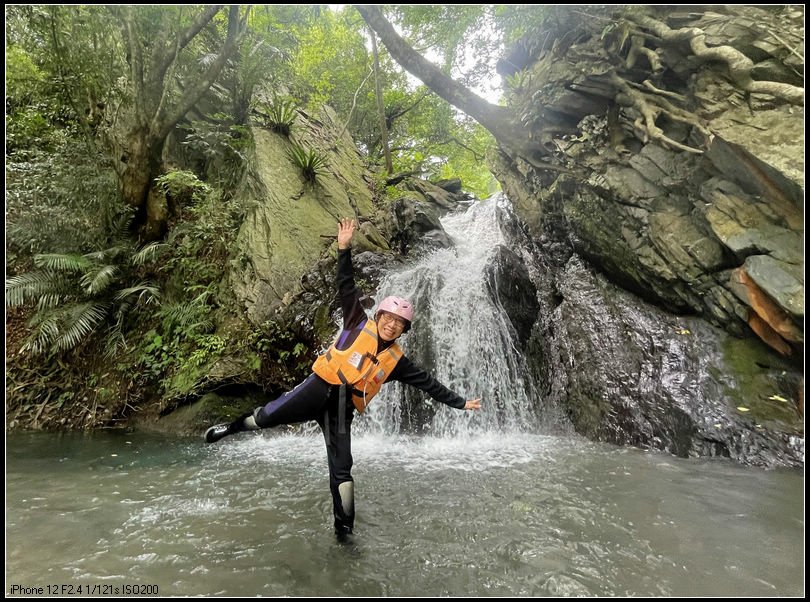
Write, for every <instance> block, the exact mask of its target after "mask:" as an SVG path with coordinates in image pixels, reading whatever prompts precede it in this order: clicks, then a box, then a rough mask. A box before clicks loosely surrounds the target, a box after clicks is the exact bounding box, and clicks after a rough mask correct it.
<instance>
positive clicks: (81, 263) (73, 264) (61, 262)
mask: <svg viewBox="0 0 810 602" xmlns="http://www.w3.org/2000/svg"><path fill="white" fill-rule="evenodd" d="M34 265H35V266H37V267H38V268H43V269H45V270H50V271H54V272H83V271H84V270H86V269H87V268H89V267H90V265H91V263H90V261H88V259H87V257H86V256H83V255H66V254H62V253H42V254H40V255H34Z"/></svg>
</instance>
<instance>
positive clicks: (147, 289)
mask: <svg viewBox="0 0 810 602" xmlns="http://www.w3.org/2000/svg"><path fill="white" fill-rule="evenodd" d="M136 294H137V295H138V301H140V300H141V299H142V298H143V296H144V295H146V296H147V297H146V303H147V304H149V303H151V302H152V301H154V302H155V303H157V302H159V301H160V289H159V288H158V287H157V286H155V285H154V284H152V283H151V282H139V283H138V284H136V285H135V286H130V287H129V288H123V289H121V290H120V291H118V293H116V295H115V300H116V301H124V300H125V299H127V297H130V296H133V295H136Z"/></svg>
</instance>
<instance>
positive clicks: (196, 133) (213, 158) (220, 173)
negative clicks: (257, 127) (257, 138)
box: [178, 113, 253, 190]
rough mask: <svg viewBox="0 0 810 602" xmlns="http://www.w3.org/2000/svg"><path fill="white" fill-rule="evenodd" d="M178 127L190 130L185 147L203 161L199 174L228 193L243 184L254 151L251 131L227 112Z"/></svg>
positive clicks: (187, 133) (184, 141)
mask: <svg viewBox="0 0 810 602" xmlns="http://www.w3.org/2000/svg"><path fill="white" fill-rule="evenodd" d="M178 128H179V129H181V130H185V131H186V136H185V139H184V140H183V141H182V142H181V144H182V145H183V146H185V147H186V148H188V149H189V151H190V153H191V155H192V156H196V157H199V158H200V160H199V167H198V171H199V173H201V174H204V175H205V177H206V179H207V180H208V181H210V182H212V183H214V184H215V185H216V186H218V187H220V188H223V189H225V190H231V189H233V188H235V187H236V186H237V185H238V184H239V182H240V181H241V179H242V176H243V175H244V172H245V168H246V165H247V163H248V161H249V155H250V151H251V149H252V148H253V137H252V136H251V134H250V130H249V128H247V127H246V126H244V125H239V124H235V123H233V118H232V117H230V116H228V115H226V114H224V113H215V114H213V115H210V116H209V117H208V118H207V119H199V120H193V121H191V123H190V124H182V125H179V126H178Z"/></svg>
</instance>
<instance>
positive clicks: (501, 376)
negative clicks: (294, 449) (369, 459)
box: [355, 194, 539, 436]
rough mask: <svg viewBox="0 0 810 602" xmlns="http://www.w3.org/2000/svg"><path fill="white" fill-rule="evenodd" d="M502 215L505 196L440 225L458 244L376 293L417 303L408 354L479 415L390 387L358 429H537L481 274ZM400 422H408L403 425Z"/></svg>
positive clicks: (519, 367) (519, 360) (525, 380)
mask: <svg viewBox="0 0 810 602" xmlns="http://www.w3.org/2000/svg"><path fill="white" fill-rule="evenodd" d="M499 209H500V210H502V211H503V210H507V211H508V210H509V209H510V207H509V202H508V200H507V199H506V197H505V196H504V195H502V194H496V195H494V196H493V197H491V198H489V199H487V200H486V201H481V202H477V203H475V204H473V205H472V206H471V207H470V208H469V209H468V210H467V211H465V212H462V213H455V214H452V215H449V216H447V217H445V218H444V219H443V220H442V225H443V227H444V229H445V231H446V232H447V234H449V235H450V236H451V237H452V239H453V241H454V242H455V246H454V247H453V248H448V249H439V250H436V251H433V252H431V253H429V254H427V255H425V256H424V257H422V258H421V259H420V260H419V261H418V262H417V263H416V264H415V265H413V266H412V267H409V268H408V269H405V270H402V271H398V272H395V273H390V274H389V275H387V276H386V278H385V279H384V280H383V282H381V284H380V288H379V290H378V292H377V298H378V300H379V299H383V298H385V297H386V296H388V295H398V296H401V297H405V298H406V299H409V300H410V301H411V302H412V303H413V304H414V307H415V310H416V314H415V317H414V323H413V328H412V330H411V332H410V333H408V334H407V335H406V336H404V337H403V338H402V339H401V345H402V347H403V349H404V351H405V353H406V355H407V356H408V357H409V358H410V359H411V360H412V361H414V362H415V363H416V364H418V365H420V366H422V367H423V368H425V369H426V370H427V371H428V372H430V373H431V374H433V376H435V377H436V378H437V379H438V380H439V381H440V382H441V383H443V384H444V385H445V386H447V387H449V388H450V389H452V390H453V391H455V392H457V393H458V394H459V395H461V396H463V397H465V398H466V399H474V398H478V397H480V398H482V409H481V410H480V411H477V412H459V411H458V410H454V409H452V408H448V407H446V406H444V405H443V404H440V403H437V402H433V401H432V400H431V399H430V398H429V397H428V396H427V395H425V394H424V393H422V392H421V391H418V390H416V389H413V388H412V387H409V386H405V385H402V384H401V383H396V382H395V383H391V384H388V385H387V386H386V387H384V388H383V390H382V392H381V394H380V396H379V397H378V399H377V400H375V402H374V403H373V404H371V406H370V408H369V411H368V413H367V418H368V420H361V421H357V422H356V423H355V424H357V426H358V427H359V428H360V430H363V429H364V428H370V429H371V430H380V431H382V432H385V433H392V432H399V431H400V430H401V429H403V428H404V427H410V428H411V429H414V430H418V431H428V432H430V433H432V434H433V435H437V436H443V435H465V434H470V433H481V432H486V431H513V432H519V431H528V430H534V431H536V430H537V429H538V426H539V418H538V415H537V412H536V411H535V409H534V404H535V403H536V401H535V400H536V398H537V396H536V394H535V392H534V386H533V383H532V382H531V379H530V378H529V376H528V374H529V371H528V370H527V367H526V364H525V361H524V359H523V357H522V355H521V353H520V352H519V351H518V350H517V349H516V347H515V344H514V342H513V334H512V333H513V331H514V329H513V327H512V325H511V323H510V321H509V318H508V316H507V315H506V312H505V311H504V309H503V307H501V305H500V303H499V302H498V301H497V298H496V299H493V295H491V293H490V292H489V290H488V287H487V284H486V271H485V268H486V266H487V265H488V263H489V262H491V260H492V258H493V255H494V252H495V249H496V247H497V246H498V245H501V244H504V242H505V241H504V237H503V234H502V232H501V229H500V226H499V224H498V220H497V217H496V213H497V211H498V210H499ZM421 403H423V404H429V405H428V408H430V406H438V407H435V415H432V412H429V411H428V412H420V411H419V409H418V408H419V407H420V404H421ZM423 407H424V406H423ZM413 414H416V415H417V418H415V419H413V418H412V416H413ZM403 416H404V417H411V419H410V420H408V421H407V422H408V424H403ZM358 422H359V423H360V424H358ZM362 423H366V424H367V425H368V426H363V425H362ZM406 430H407V429H406Z"/></svg>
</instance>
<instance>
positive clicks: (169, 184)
mask: <svg viewBox="0 0 810 602" xmlns="http://www.w3.org/2000/svg"><path fill="white" fill-rule="evenodd" d="M155 184H156V185H157V187H158V189H160V190H161V191H162V192H163V194H164V195H165V196H166V197H167V198H169V197H171V198H172V199H174V201H175V202H176V203H179V204H180V205H182V206H185V205H191V204H193V203H199V202H201V201H202V200H203V199H205V198H206V197H207V196H208V195H210V194H211V192H212V190H211V187H210V186H209V185H208V184H206V183H205V182H202V181H200V179H199V178H198V177H197V176H196V175H194V174H193V173H191V172H190V171H186V170H181V169H178V170H172V171H170V172H168V173H165V174H163V175H162V176H159V177H157V178H155Z"/></svg>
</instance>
